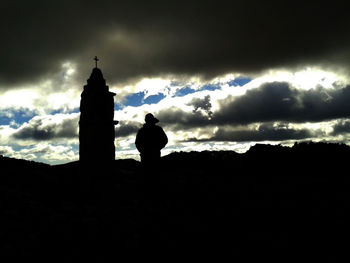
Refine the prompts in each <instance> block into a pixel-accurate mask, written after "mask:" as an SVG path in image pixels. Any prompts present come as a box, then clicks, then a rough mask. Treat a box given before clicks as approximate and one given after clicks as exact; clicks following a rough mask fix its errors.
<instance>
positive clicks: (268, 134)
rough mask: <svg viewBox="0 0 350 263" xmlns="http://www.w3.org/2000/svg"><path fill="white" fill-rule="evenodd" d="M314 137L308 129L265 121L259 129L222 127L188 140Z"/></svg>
mask: <svg viewBox="0 0 350 263" xmlns="http://www.w3.org/2000/svg"><path fill="white" fill-rule="evenodd" d="M311 137H313V134H312V133H311V132H310V131H308V130H306V129H301V130H295V129H290V128H287V127H285V126H283V125H279V126H274V125H273V124H272V123H265V124H262V125H260V126H259V128H258V129H244V130H233V129H232V128H230V127H220V128H219V129H218V130H217V131H216V132H215V133H214V134H213V136H211V137H210V138H208V139H196V138H191V139H189V140H187V141H198V142H199V141H236V142H245V141H285V140H300V139H306V138H311Z"/></svg>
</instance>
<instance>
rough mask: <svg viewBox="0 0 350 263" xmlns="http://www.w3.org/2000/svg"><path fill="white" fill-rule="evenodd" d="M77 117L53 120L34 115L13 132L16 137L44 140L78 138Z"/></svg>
mask: <svg viewBox="0 0 350 263" xmlns="http://www.w3.org/2000/svg"><path fill="white" fill-rule="evenodd" d="M77 123H78V122H77V118H67V119H62V120H60V121H52V120H51V119H50V118H47V117H34V118H33V119H31V120H30V121H29V122H28V123H25V124H23V125H22V126H21V127H20V128H19V129H18V131H16V132H15V133H14V134H13V137H14V138H16V139H22V140H36V141H44V140H51V139H56V138H78V137H77V136H78V132H77V131H78V126H77Z"/></svg>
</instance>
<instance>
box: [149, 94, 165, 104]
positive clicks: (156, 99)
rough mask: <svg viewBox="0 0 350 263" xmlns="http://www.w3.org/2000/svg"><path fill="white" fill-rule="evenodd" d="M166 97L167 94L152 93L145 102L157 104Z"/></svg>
mask: <svg viewBox="0 0 350 263" xmlns="http://www.w3.org/2000/svg"><path fill="white" fill-rule="evenodd" d="M164 98H165V95H164V94H162V93H159V94H157V95H151V96H148V97H147V98H146V99H145V100H144V104H155V103H158V102H160V101H161V100H162V99H164Z"/></svg>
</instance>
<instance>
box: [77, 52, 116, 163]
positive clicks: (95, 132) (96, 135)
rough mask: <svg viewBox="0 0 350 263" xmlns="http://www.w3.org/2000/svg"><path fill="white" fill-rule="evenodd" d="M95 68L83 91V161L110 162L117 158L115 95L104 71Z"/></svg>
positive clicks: (80, 123)
mask: <svg viewBox="0 0 350 263" xmlns="http://www.w3.org/2000/svg"><path fill="white" fill-rule="evenodd" d="M94 60H95V68H94V69H93V70H92V73H91V76H90V78H89V79H88V80H87V83H88V84H87V85H85V86H84V90H83V92H82V93H81V100H80V120H79V143H80V144H79V155H80V161H87V162H90V161H91V162H92V161H97V162H108V161H113V160H114V159H115V146H114V139H115V131H114V125H115V124H117V123H118V122H117V121H114V98H113V97H114V96H115V95H116V94H115V93H113V92H110V91H109V90H108V86H107V85H106V80H105V79H104V78H103V75H102V71H101V70H100V69H99V68H98V67H97V61H98V58H97V57H95V59H94Z"/></svg>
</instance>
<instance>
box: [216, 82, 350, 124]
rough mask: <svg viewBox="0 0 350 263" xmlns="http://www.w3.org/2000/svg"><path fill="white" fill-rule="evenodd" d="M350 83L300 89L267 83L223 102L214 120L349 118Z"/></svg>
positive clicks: (253, 120) (323, 119) (304, 120)
mask: <svg viewBox="0 0 350 263" xmlns="http://www.w3.org/2000/svg"><path fill="white" fill-rule="evenodd" d="M349 100H350V86H346V87H344V88H334V89H325V88H323V87H321V86H319V87H318V88H316V89H310V90H300V89H295V88H293V87H292V86H291V85H290V84H289V83H286V82H273V83H266V84H264V85H262V86H261V87H259V88H257V89H253V90H248V91H247V93H246V94H245V95H243V96H240V97H232V96H229V97H227V98H226V99H224V100H222V101H220V102H219V103H220V104H221V108H220V110H219V111H217V112H216V113H215V114H214V115H213V118H212V122H213V123H215V124H218V125H222V124H249V123H255V122H270V121H289V122H297V123H299V122H300V123H301V122H319V121H326V120H332V119H338V118H346V117H350V104H349Z"/></svg>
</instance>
